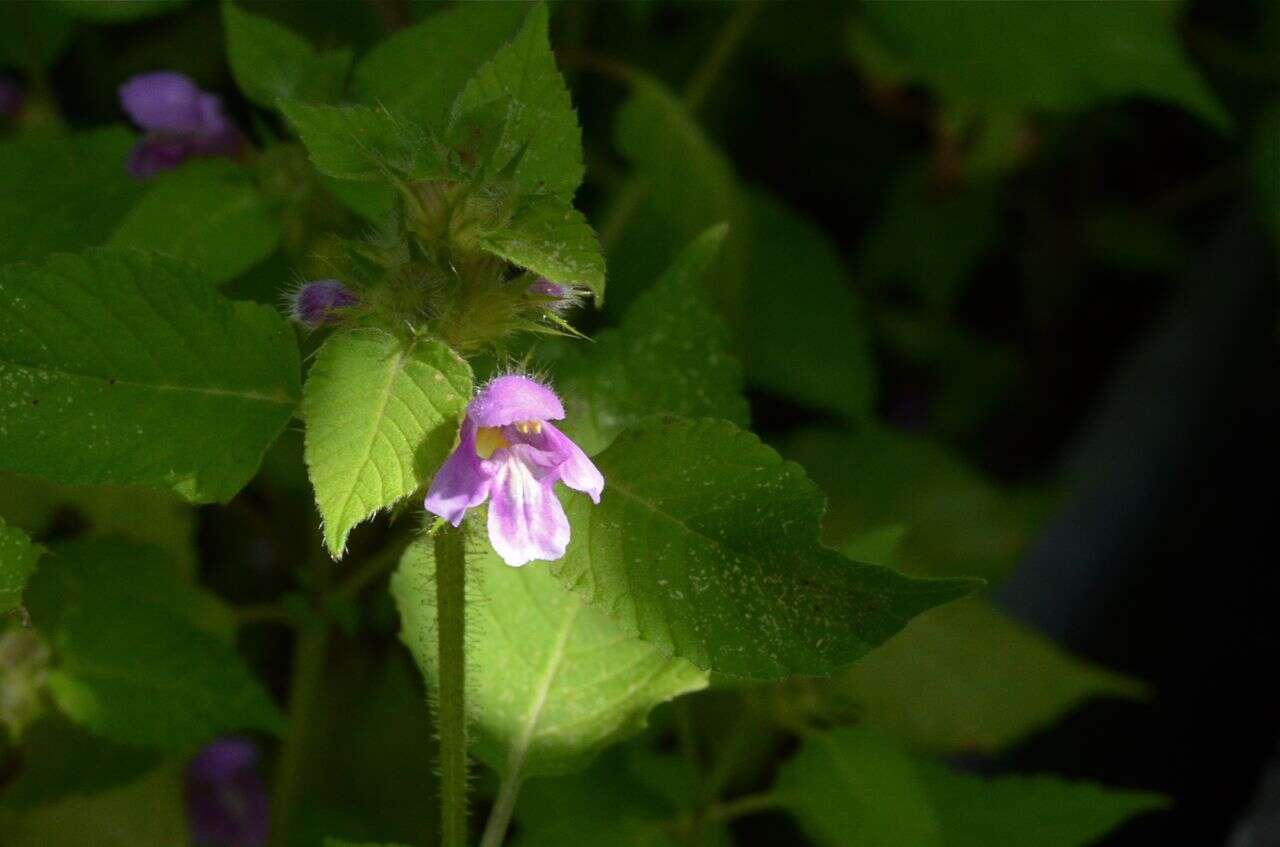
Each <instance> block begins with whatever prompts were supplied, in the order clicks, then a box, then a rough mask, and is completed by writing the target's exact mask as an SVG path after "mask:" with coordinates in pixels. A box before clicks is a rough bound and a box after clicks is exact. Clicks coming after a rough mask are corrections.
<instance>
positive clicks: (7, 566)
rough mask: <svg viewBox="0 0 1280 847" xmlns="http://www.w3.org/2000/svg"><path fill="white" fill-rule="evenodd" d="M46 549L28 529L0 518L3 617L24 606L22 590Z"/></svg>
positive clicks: (0, 584) (1, 613) (0, 583)
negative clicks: (11, 524) (22, 528)
mask: <svg viewBox="0 0 1280 847" xmlns="http://www.w3.org/2000/svg"><path fill="white" fill-rule="evenodd" d="M43 552H44V550H43V549H42V548H41V547H40V545H39V544H32V543H31V539H30V538H27V534H26V533H25V532H23V531H22V530H20V529H18V528H17V527H16V526H9V525H7V524H6V523H5V522H4V518H0V617H3V616H4V615H7V614H9V613H10V612H12V611H13V610H14V609H16V608H18V607H19V606H20V605H22V590H23V589H24V588H26V586H27V580H28V579H30V578H31V575H32V574H33V573H35V572H36V562H38V561H40V555H41V554H42V553H43Z"/></svg>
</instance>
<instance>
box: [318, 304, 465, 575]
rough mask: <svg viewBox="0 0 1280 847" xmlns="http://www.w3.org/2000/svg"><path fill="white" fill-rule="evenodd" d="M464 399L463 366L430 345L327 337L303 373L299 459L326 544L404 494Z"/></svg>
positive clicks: (424, 470) (444, 446) (377, 335)
mask: <svg viewBox="0 0 1280 847" xmlns="http://www.w3.org/2000/svg"><path fill="white" fill-rule="evenodd" d="M470 398H471V369H470V368H469V367H468V366H467V363H466V362H464V361H463V360H462V359H461V358H459V357H458V355H457V354H456V353H454V352H453V351H452V350H450V349H449V348H448V347H446V346H445V345H443V344H441V343H440V342H438V341H434V340H432V339H429V338H418V339H415V340H413V341H409V342H402V341H401V340H400V339H398V338H396V337H395V336H393V335H390V334H388V333H386V332H383V331H381V330H376V329H366V330H356V331H354V332H345V333H341V334H339V335H335V336H333V337H332V338H330V339H329V340H328V341H326V342H325V343H324V346H323V347H321V348H320V352H319V353H318V354H317V355H316V361H315V364H314V365H313V366H312V368H311V373H310V374H309V375H308V376H307V386H306V391H305V396H304V398H303V401H302V417H303V420H304V421H305V422H306V427H307V441H306V460H307V469H308V471H309V473H310V475H311V484H312V486H313V487H314V488H315V492H316V505H317V507H318V508H319V510H320V517H321V519H322V520H323V521H324V539H325V546H326V547H327V548H328V550H329V553H330V554H331V555H332V556H333V557H334V558H338V557H340V556H341V555H342V552H343V550H344V549H345V547H346V543H347V535H348V534H349V533H350V532H351V529H352V527H354V526H355V525H356V524H358V523H360V522H361V521H363V520H365V519H367V518H369V517H372V516H373V515H374V514H375V513H377V512H378V510H380V509H385V508H386V507H388V506H391V505H393V504H395V503H396V502H398V501H399V500H401V499H402V498H404V497H407V496H408V495H409V494H412V493H413V491H414V490H415V489H417V488H418V487H419V486H421V485H423V484H424V483H426V482H427V481H428V480H429V479H430V478H431V476H432V475H433V474H434V473H435V472H436V469H437V468H439V467H440V465H441V464H442V463H443V462H444V459H445V457H446V456H447V455H448V453H449V450H450V449H451V448H452V447H453V444H454V441H455V440H456V435H457V425H458V419H459V417H460V416H461V414H462V412H463V410H464V409H465V408H466V404H467V401H468V400H469V399H470Z"/></svg>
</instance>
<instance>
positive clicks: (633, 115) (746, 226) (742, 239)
mask: <svg viewBox="0 0 1280 847" xmlns="http://www.w3.org/2000/svg"><path fill="white" fill-rule="evenodd" d="M613 138H614V144H615V145H616V146H617V148H618V150H619V151H620V152H621V153H622V155H623V156H624V157H625V158H626V159H627V160H628V161H629V162H630V163H631V165H632V167H633V169H634V171H633V178H634V179H635V180H636V181H637V185H636V188H635V189H634V190H635V191H636V192H637V197H638V198H639V200H638V201H636V206H635V212H634V214H632V215H631V216H630V218H628V221H629V223H628V226H627V228H626V229H624V230H622V232H621V234H620V235H619V233H616V232H614V233H611V232H609V227H610V221H608V220H606V221H605V222H604V223H603V224H602V229H601V234H602V237H603V238H604V239H605V240H606V241H612V240H614V239H616V243H614V244H612V245H611V246H610V248H609V268H610V278H609V283H610V286H611V290H612V291H613V300H612V304H613V306H615V307H617V306H623V305H626V304H628V303H629V302H630V301H631V299H632V298H633V297H635V296H636V294H638V293H639V292H640V291H642V290H643V289H644V286H646V285H648V284H649V281H650V280H652V279H654V278H656V277H657V276H658V275H659V274H660V273H662V270H663V263H664V262H666V261H667V258H668V257H669V256H672V255H674V254H675V253H676V251H678V250H680V249H681V248H682V247H683V246H684V245H685V244H687V243H689V241H690V239H692V238H694V237H696V236H697V235H698V234H699V233H701V232H703V231H704V230H706V228H707V227H709V226H714V225H716V224H720V223H727V224H729V231H730V233H732V237H731V238H730V240H729V242H728V244H727V245H726V252H725V255H724V256H723V257H722V258H721V260H720V262H719V263H718V264H717V266H716V268H715V272H714V273H712V274H709V275H708V277H707V279H706V284H707V290H708V291H709V292H710V293H711V296H712V302H713V303H714V304H715V305H716V306H717V307H718V308H720V309H721V310H722V311H723V312H724V313H725V315H726V317H727V318H728V319H729V322H730V325H731V327H733V328H734V329H735V331H736V330H737V329H738V328H739V326H740V323H741V309H742V308H744V306H745V305H746V304H744V303H743V299H744V298H743V296H742V291H741V286H742V284H743V282H742V280H743V279H744V277H745V275H746V269H747V258H746V250H747V246H748V245H749V244H750V243H751V240H752V227H751V217H750V212H749V210H748V209H747V208H746V205H745V203H744V200H743V198H742V195H741V192H740V190H739V187H738V182H737V176H736V174H735V173H734V171H733V166H732V164H731V163H730V162H729V160H728V158H727V157H726V156H725V155H724V154H723V153H722V152H721V151H720V150H719V149H717V148H716V146H715V145H714V144H713V143H712V142H711V140H710V139H709V138H707V136H706V134H705V133H704V132H703V131H702V128H701V127H699V126H698V124H697V122H696V121H695V120H694V119H693V117H692V116H690V115H689V113H688V111H687V110H686V109H685V108H684V105H683V104H682V103H681V102H680V100H679V99H678V98H677V97H676V96H675V95H674V94H672V93H671V92H670V91H668V90H667V89H666V88H665V87H664V86H663V85H662V84H661V83H660V82H658V81H656V80H653V79H650V78H648V77H643V76H637V77H635V78H634V79H633V80H632V89H631V96H630V97H629V98H628V99H627V101H626V103H624V104H623V106H622V108H621V109H619V110H618V113H617V115H616V116H615V118H614V127H613ZM619 202H621V201H619ZM623 214H625V212H624V213H623Z"/></svg>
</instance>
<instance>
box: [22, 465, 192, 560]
mask: <svg viewBox="0 0 1280 847" xmlns="http://www.w3.org/2000/svg"><path fill="white" fill-rule="evenodd" d="M59 512H62V514H63V516H64V517H65V516H66V515H67V513H68V512H70V513H71V514H72V515H73V516H74V519H75V521H76V524H75V525H76V526H81V525H83V527H84V531H85V532H86V533H92V534H94V535H97V536H108V535H114V536H119V537H121V538H125V539H128V540H130V541H137V542H140V543H144V544H154V545H155V546H157V547H163V548H164V549H165V551H166V552H168V553H169V554H171V555H172V556H173V557H174V558H175V559H177V560H178V562H179V564H180V565H181V569H182V571H183V572H184V573H187V574H194V573H195V533H196V526H195V510H194V509H192V507H191V506H190V504H188V503H186V502H184V501H183V500H182V499H181V498H179V497H177V496H175V495H174V494H172V493H170V492H168V491H162V490H157V489H152V488H143V487H141V486H135V485H130V486H113V485H92V486H90V485H77V486H69V485H57V484H55V483H52V482H49V481H48V480H44V479H40V478H39V477H34V476H19V475H17V474H11V473H7V472H0V515H3V516H4V517H5V518H7V519H8V520H9V523H10V524H11V525H14V526H18V527H21V528H22V529H23V530H25V531H26V532H27V533H28V534H29V535H33V536H39V535H44V534H45V533H47V532H49V530H50V529H52V528H53V522H54V519H55V517H57V516H58V513H59Z"/></svg>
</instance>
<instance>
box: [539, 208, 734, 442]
mask: <svg viewBox="0 0 1280 847" xmlns="http://www.w3.org/2000/svg"><path fill="white" fill-rule="evenodd" d="M727 232H728V230H727V228H726V227H724V226H718V227H712V228H711V229H709V230H707V231H706V232H705V233H703V234H702V235H701V236H699V237H698V238H697V239H696V240H695V241H694V242H693V243H692V244H690V245H689V246H688V247H686V248H685V250H684V251H683V252H682V253H681V254H680V255H679V256H677V257H676V259H675V261H674V263H672V265H671V267H670V268H668V269H667V271H666V273H664V274H663V275H662V276H661V277H660V278H659V279H658V281H657V282H656V283H654V284H653V287H652V288H651V289H650V290H649V291H647V292H645V293H644V294H643V295H641V296H640V297H639V298H638V299H636V300H635V302H633V303H632V304H631V306H630V308H628V309H627V311H626V313H625V314H624V315H623V317H622V321H621V323H620V324H619V326H618V327H617V328H616V329H606V330H604V331H603V332H601V333H600V334H599V335H597V336H596V337H595V343H593V344H590V345H581V344H578V345H573V346H572V347H570V348H569V349H568V351H567V352H566V354H565V355H564V356H563V357H562V358H561V359H560V361H558V362H557V363H556V368H555V375H556V383H557V386H558V387H559V389H560V393H561V395H562V396H563V397H564V401H565V410H566V412H567V414H566V417H565V421H564V430H565V432H566V433H568V434H569V436H570V437H571V438H573V439H574V440H575V441H576V442H577V443H578V446H580V447H581V448H582V449H583V450H585V451H587V452H588V453H596V452H598V451H600V450H603V449H604V448H605V447H607V446H608V445H609V442H610V441H612V440H613V438H614V436H616V435H617V434H618V433H619V432H621V431H622V430H624V429H626V428H627V427H628V426H631V425H632V424H635V423H637V422H638V421H640V420H641V419H643V418H645V417H647V416H649V415H652V414H655V413H658V412H667V413H670V414H673V415H684V416H687V417H703V416H715V417H721V418H726V419H728V420H731V421H733V422H734V423H736V424H738V425H740V426H744V427H745V426H746V425H747V417H748V409H747V401H746V399H745V398H744V397H743V396H742V369H741V368H740V367H739V365H738V363H737V361H736V360H735V359H734V358H733V357H732V356H731V355H730V354H729V352H728V350H729V337H728V335H729V333H728V330H726V329H725V327H724V323H723V322H722V321H721V320H720V318H719V317H718V316H717V315H716V314H715V313H714V312H712V311H711V309H710V308H709V307H708V306H707V305H706V303H705V302H704V301H705V299H706V298H705V297H704V296H703V295H702V293H701V288H702V285H701V283H702V276H703V275H704V274H705V273H706V272H707V270H708V268H709V267H710V266H711V264H712V262H714V261H715V258H716V255H717V254H718V252H719V250H720V246H721V244H723V242H724V238H725V235H726V234H727Z"/></svg>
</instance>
